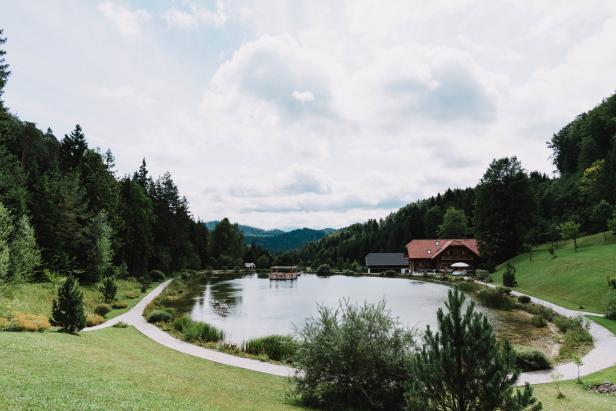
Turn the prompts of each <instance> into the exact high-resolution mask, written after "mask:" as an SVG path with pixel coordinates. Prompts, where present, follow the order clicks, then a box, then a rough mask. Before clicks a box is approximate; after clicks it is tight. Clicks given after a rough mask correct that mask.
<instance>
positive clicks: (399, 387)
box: [294, 301, 413, 410]
mask: <svg viewBox="0 0 616 411" xmlns="http://www.w3.org/2000/svg"><path fill="white" fill-rule="evenodd" d="M299 335H300V343H299V346H298V351H297V355H296V357H295V358H296V361H295V363H294V364H295V366H296V367H297V369H298V371H299V372H298V373H297V376H296V378H295V380H294V383H295V392H296V394H297V395H298V397H299V399H300V401H302V402H303V403H304V404H307V405H312V406H315V407H317V408H327V409H365V408H370V409H386V410H390V409H391V410H393V409H400V408H401V407H402V406H403V404H404V390H405V387H406V384H407V383H408V381H409V378H410V361H411V357H412V347H413V343H412V335H411V333H410V332H409V331H407V330H404V329H402V328H400V327H399V323H398V322H397V320H395V319H393V318H392V317H391V315H390V312H389V310H387V308H386V306H385V303H384V302H381V303H379V304H375V305H372V304H368V303H364V304H363V305H352V304H350V303H349V302H348V301H341V303H340V307H339V309H337V310H334V309H330V308H327V307H319V312H318V315H317V316H316V317H313V318H311V319H309V320H308V321H307V322H306V324H305V325H304V327H303V328H302V329H301V330H300V331H299Z"/></svg>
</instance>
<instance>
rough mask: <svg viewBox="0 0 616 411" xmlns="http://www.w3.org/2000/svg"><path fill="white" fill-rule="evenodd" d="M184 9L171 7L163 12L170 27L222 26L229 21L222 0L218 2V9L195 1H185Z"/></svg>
mask: <svg viewBox="0 0 616 411" xmlns="http://www.w3.org/2000/svg"><path fill="white" fill-rule="evenodd" d="M184 5H185V7H184V9H183V10H180V9H178V8H175V7H173V8H170V9H169V10H167V11H165V12H164V13H163V14H162V17H163V19H164V20H165V22H166V23H167V26H168V27H173V28H191V27H196V26H199V25H203V26H209V27H222V26H224V25H225V23H226V21H227V14H226V13H225V10H224V6H223V4H222V2H220V1H219V2H217V3H216V10H210V9H207V8H205V7H201V6H199V5H197V4H196V3H195V2H185V3H184Z"/></svg>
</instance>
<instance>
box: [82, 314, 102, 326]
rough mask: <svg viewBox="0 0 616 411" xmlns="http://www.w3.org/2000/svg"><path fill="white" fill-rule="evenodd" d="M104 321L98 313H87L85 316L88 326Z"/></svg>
mask: <svg viewBox="0 0 616 411" xmlns="http://www.w3.org/2000/svg"><path fill="white" fill-rule="evenodd" d="M104 322H105V319H104V318H103V317H101V316H100V315H98V314H88V315H87V316H86V325H87V326H88V327H94V326H96V325H99V324H102V323H104Z"/></svg>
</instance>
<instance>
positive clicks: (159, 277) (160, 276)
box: [150, 270, 166, 281]
mask: <svg viewBox="0 0 616 411" xmlns="http://www.w3.org/2000/svg"><path fill="white" fill-rule="evenodd" d="M165 278H166V277H165V273H163V272H162V271H160V270H152V271H150V279H151V280H152V281H165Z"/></svg>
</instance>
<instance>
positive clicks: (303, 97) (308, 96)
mask: <svg viewBox="0 0 616 411" xmlns="http://www.w3.org/2000/svg"><path fill="white" fill-rule="evenodd" d="M292 96H293V98H294V99H295V100H297V101H300V102H302V103H309V102H311V101H314V94H313V93H312V91H309V90H306V91H297V90H295V91H293V94H292Z"/></svg>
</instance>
